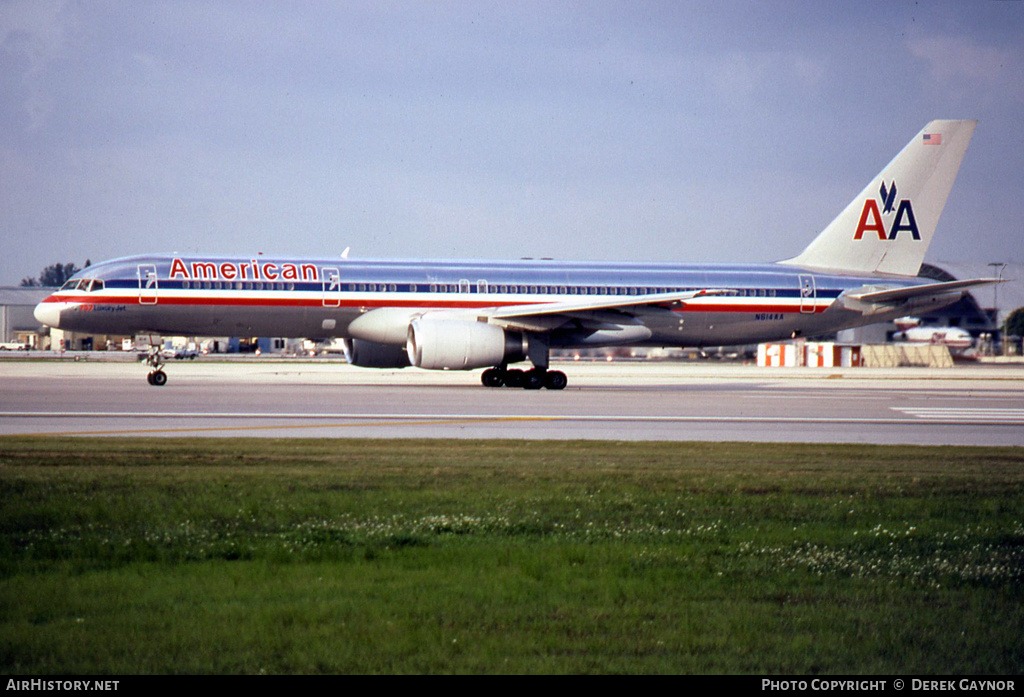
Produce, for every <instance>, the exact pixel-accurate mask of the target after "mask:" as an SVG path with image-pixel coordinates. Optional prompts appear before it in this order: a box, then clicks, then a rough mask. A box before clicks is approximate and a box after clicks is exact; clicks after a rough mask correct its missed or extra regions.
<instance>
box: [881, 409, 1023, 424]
mask: <svg viewBox="0 0 1024 697" xmlns="http://www.w3.org/2000/svg"><path fill="white" fill-rule="evenodd" d="M892 409H893V411H899V412H902V413H904V414H907V415H909V416H914V417H916V418H918V419H928V420H931V421H950V422H954V423H964V422H970V423H979V422H980V423H994V424H1024V409H984V408H974V407H912V408H911V407H892Z"/></svg>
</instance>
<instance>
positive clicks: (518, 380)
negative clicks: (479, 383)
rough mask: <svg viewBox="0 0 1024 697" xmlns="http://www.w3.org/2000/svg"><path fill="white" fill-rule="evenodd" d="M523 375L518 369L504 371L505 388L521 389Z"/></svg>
mask: <svg viewBox="0 0 1024 697" xmlns="http://www.w3.org/2000/svg"><path fill="white" fill-rule="evenodd" d="M524 375H525V373H523V371H521V370H519V369H518V368H513V369H512V370H506V371H505V387H522V386H523V380H524V377H523V376H524Z"/></svg>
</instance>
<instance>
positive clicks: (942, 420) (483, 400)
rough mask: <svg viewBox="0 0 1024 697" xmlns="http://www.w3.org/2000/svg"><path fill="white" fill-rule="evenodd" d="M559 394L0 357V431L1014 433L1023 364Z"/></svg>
mask: <svg viewBox="0 0 1024 697" xmlns="http://www.w3.org/2000/svg"><path fill="white" fill-rule="evenodd" d="M554 367H557V368H559V369H561V370H563V371H564V372H566V373H567V374H568V375H569V387H568V388H567V389H566V390H563V391H558V392H552V391H548V390H539V391H526V390H522V389H509V388H500V389H488V388H484V387H482V386H481V385H480V381H479V374H480V371H473V372H472V373H462V372H431V371H419V370H414V369H406V370H401V371H398V370H395V371H390V370H389V371H374V370H367V369H360V368H353V367H351V366H348V365H346V364H344V363H339V362H333V361H311V362H300V361H277V360H275V359H265V360H257V361H251V362H240V361H203V360H202V359H200V360H199V361H196V362H181V363H178V362H172V363H170V364H168V366H167V373H168V375H169V381H168V383H167V385H165V386H163V387H151V386H150V385H148V384H147V383H146V380H145V374H146V368H145V367H144V366H142V365H141V364H138V363H135V362H97V361H92V360H86V361H78V362H75V361H71V360H61V361H36V362H31V361H28V362H26V361H14V360H3V361H0V434H3V435H12V434H33V435H42V436H46V435H79V436H204V437H218V436H220V437H230V436H256V437H271V438H296V437H300V438H324V437H326V438H511V439H531V440H542V439H577V438H578V439H610V440H676V441H693V440H708V441H761V442H829V443H838V442H848V443H878V444H895V443H907V444H922V445H935V444H951V445H954V444H955V445H1015V446H1022V445H1024V367H1022V366H1019V365H1018V366H1016V367H1004V366H967V367H960V366H958V367H955V368H952V369H945V370H938V369H934V370H933V369H924V368H901V369H868V368H858V369H832V368H795V369H794V368H786V369H783V368H757V367H754V366H740V365H722V364H708V363H700V364H661V363H616V364H610V365H609V364H592V363H572V364H559V365H557V366H554Z"/></svg>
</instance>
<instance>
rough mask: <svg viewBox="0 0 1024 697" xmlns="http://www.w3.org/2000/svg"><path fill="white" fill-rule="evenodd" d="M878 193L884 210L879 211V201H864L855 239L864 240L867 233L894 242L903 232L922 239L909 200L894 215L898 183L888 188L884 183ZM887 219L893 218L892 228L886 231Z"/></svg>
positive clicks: (870, 199) (904, 201)
mask: <svg viewBox="0 0 1024 697" xmlns="http://www.w3.org/2000/svg"><path fill="white" fill-rule="evenodd" d="M878 193H879V194H880V195H881V197H882V199H881V201H882V210H881V211H879V210H878V201H877V200H875V199H873V198H869V199H868V200H866V201H864V208H863V210H861V212H860V222H858V223H857V231H856V232H854V233H853V239H855V240H859V239H863V237H864V233H865V232H874V233H875V234H877V235H878V239H880V240H894V239H896V235H898V234H899V233H901V232H909V233H910V234H911V236H912V237H913V238H914V239H915V240H920V239H921V233H920V232H918V230H917V220H916V219H915V218H914V206H913V205H912V204H911V203H910V201H909V200H907V199H901V200H900V202H899V205H898V206H896V209H895V215H893V206H894V204H895V203H896V182H895V181H893V183H892V186H891V187H887V186H886V185H885V182H884V181H883V182H882V187H881V188H880V189H879V191H878ZM883 214H884V215H885V217H887V218H888V217H890V216H891V218H892V226H891V227H890V228H889V229H888V230H886V225H885V220H884V219H883V217H882V216H883Z"/></svg>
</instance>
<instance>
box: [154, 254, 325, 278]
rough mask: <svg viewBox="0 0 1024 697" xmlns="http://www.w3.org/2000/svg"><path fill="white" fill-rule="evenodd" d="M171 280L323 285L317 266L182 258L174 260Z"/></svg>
mask: <svg viewBox="0 0 1024 697" xmlns="http://www.w3.org/2000/svg"><path fill="white" fill-rule="evenodd" d="M168 278H170V279H171V280H184V281H188V280H215V279H216V280H224V281H234V280H236V279H237V280H240V281H278V280H283V281H319V280H320V271H319V269H318V268H317V266H316V264H309V263H301V264H293V263H290V262H285V263H280V264H278V263H275V262H272V261H266V262H263V263H260V262H259V261H257V260H256V259H251V260H249V261H248V262H238V261H218V262H213V261H191V262H187V263H186V262H185V261H183V260H182V259H180V258H178V257H174V258H173V259H171V270H170V272H169V273H168Z"/></svg>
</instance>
